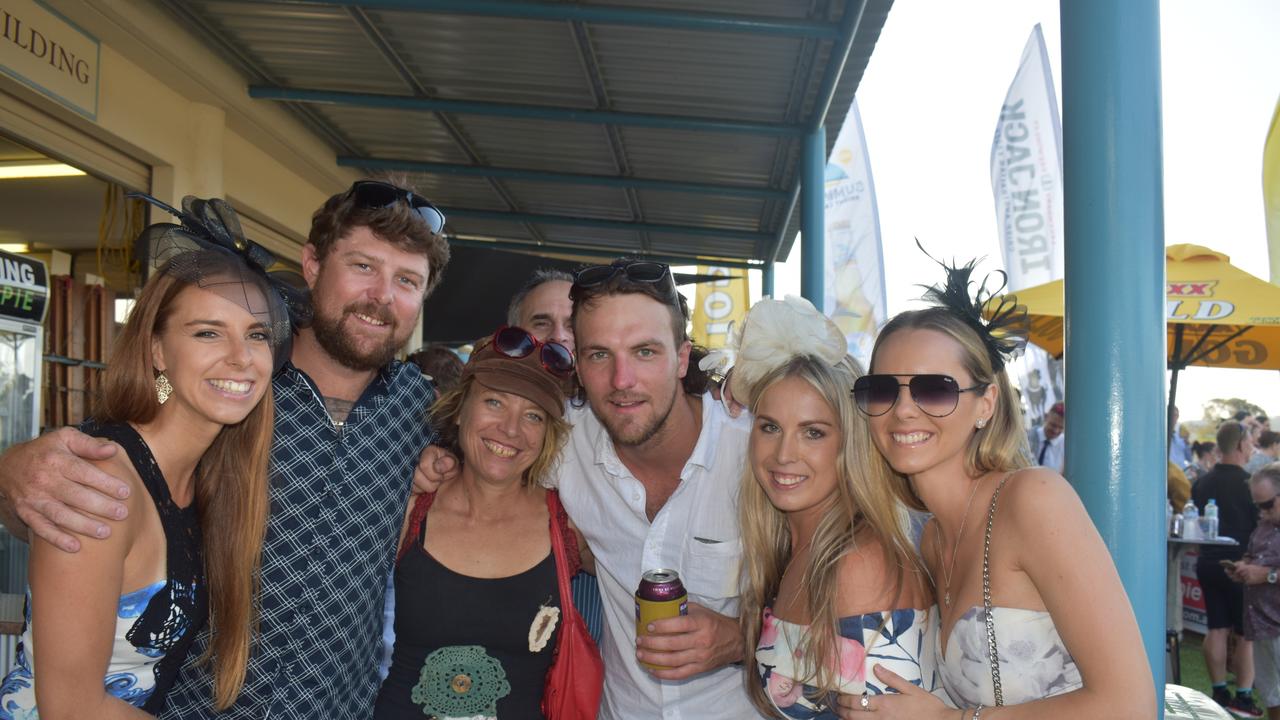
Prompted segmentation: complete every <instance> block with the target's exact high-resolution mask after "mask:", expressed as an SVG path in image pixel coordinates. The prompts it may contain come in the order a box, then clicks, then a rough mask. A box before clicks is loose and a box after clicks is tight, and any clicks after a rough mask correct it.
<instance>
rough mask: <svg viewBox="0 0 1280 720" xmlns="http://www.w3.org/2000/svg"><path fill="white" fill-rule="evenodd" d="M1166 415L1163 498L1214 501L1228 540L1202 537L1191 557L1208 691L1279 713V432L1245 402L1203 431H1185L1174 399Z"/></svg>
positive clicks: (1242, 708)
mask: <svg viewBox="0 0 1280 720" xmlns="http://www.w3.org/2000/svg"><path fill="white" fill-rule="evenodd" d="M1171 418H1172V419H1173V420H1174V422H1175V425H1174V427H1173V432H1172V438H1171V442H1170V445H1169V485H1168V493H1169V495H1168V497H1169V502H1170V506H1171V508H1172V509H1173V510H1174V512H1181V511H1182V508H1183V507H1192V506H1194V507H1195V509H1196V512H1197V513H1204V512H1205V511H1206V509H1207V508H1210V506H1212V507H1213V508H1216V511H1215V512H1216V517H1217V518H1218V521H1217V536H1218V537H1220V538H1230V539H1231V541H1233V542H1234V543H1235V544H1204V545H1202V546H1201V547H1199V548H1198V557H1197V559H1196V576H1197V579H1198V581H1199V583H1200V589H1201V592H1202V594H1203V598H1204V605H1205V614H1206V623H1205V625H1206V628H1207V633H1206V635H1205V638H1204V643H1203V652H1204V658H1205V665H1206V668H1207V670H1208V673H1209V681H1210V683H1211V686H1212V694H1213V699H1214V700H1215V701H1216V702H1217V703H1218V704H1220V705H1221V706H1223V707H1224V708H1226V709H1227V710H1228V711H1229V712H1230V713H1231V714H1233V715H1235V716H1236V717H1242V718H1260V717H1264V716H1266V717H1269V718H1272V719H1273V720H1280V585H1278V584H1277V581H1278V580H1280V576H1278V575H1277V570H1280V513H1277V512H1275V511H1274V506H1275V505H1276V500H1275V498H1276V491H1277V489H1280V485H1277V484H1276V483H1277V482H1280V464H1276V461H1277V459H1280V434H1277V433H1275V432H1273V431H1272V430H1271V429H1270V419H1269V417H1268V416H1267V415H1266V414H1261V413H1259V414H1251V413H1250V412H1248V411H1247V410H1239V411H1237V412H1236V413H1235V414H1234V415H1233V416H1232V417H1231V418H1230V419H1227V420H1225V421H1222V422H1220V423H1219V424H1218V425H1217V428H1216V430H1215V434H1214V436H1213V439H1212V440H1207V439H1204V440H1201V439H1192V438H1191V432H1190V429H1189V427H1188V426H1187V425H1185V424H1183V425H1177V424H1176V423H1177V420H1178V414H1177V409H1176V408H1174V410H1173V413H1172V415H1171ZM1189 440H1190V442H1188V441H1189ZM1210 539H1211V540H1216V539H1217V538H1210ZM1230 674H1234V684H1235V691H1234V692H1232V691H1231V690H1230V687H1229V685H1228V679H1229V678H1228V676H1229V675H1230Z"/></svg>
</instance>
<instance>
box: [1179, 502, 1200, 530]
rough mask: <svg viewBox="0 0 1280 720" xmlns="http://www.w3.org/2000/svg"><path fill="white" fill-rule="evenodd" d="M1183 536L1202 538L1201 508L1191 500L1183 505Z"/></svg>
mask: <svg viewBox="0 0 1280 720" xmlns="http://www.w3.org/2000/svg"><path fill="white" fill-rule="evenodd" d="M1182 537H1183V538H1185V539H1187V540H1199V539H1200V509H1199V508H1197V507H1196V504H1195V503H1194V502H1193V501H1191V500H1188V501H1187V504H1186V505H1183V506H1182Z"/></svg>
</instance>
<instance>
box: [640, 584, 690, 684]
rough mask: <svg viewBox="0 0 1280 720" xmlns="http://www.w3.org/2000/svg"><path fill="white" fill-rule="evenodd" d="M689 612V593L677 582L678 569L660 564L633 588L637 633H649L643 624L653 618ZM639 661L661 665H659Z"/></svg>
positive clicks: (646, 625)
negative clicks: (634, 592) (638, 585)
mask: <svg viewBox="0 0 1280 720" xmlns="http://www.w3.org/2000/svg"><path fill="white" fill-rule="evenodd" d="M688 614H689V594H688V593H687V592H685V589H684V583H682V582H680V573H678V572H676V571H675V570H669V569H667V568H659V569H657V570H649V571H647V572H646V573H645V574H644V575H641V576H640V587H638V588H636V637H640V636H641V635H648V634H649V633H648V631H647V630H646V629H645V628H646V627H648V625H649V623H651V622H653V621H654V620H661V619H663V618H669V617H676V616H678V615H688ZM642 664H643V665H645V666H646V667H650V668H654V669H661V666H659V665H650V664H649V663H642Z"/></svg>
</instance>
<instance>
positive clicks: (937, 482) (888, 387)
mask: <svg viewBox="0 0 1280 720" xmlns="http://www.w3.org/2000/svg"><path fill="white" fill-rule="evenodd" d="M973 266H974V263H972V262H971V263H969V264H967V265H965V266H962V267H949V266H947V265H945V264H944V265H943V267H944V269H945V270H946V273H947V279H946V282H945V284H944V285H943V286H942V287H935V288H931V289H929V291H928V292H927V294H926V299H927V300H930V301H932V302H933V304H934V307H930V308H927V309H924V310H914V311H909V312H904V313H901V314H899V315H897V316H896V317H894V318H893V319H892V320H890V321H889V323H888V324H887V325H885V327H884V328H883V329H882V330H881V331H880V335H879V337H878V338H877V340H876V344H875V348H874V349H873V351H872V356H871V372H870V373H869V374H868V375H865V376H863V377H861V378H859V379H858V380H857V381H856V383H855V385H854V399H855V401H856V403H857V405H858V407H859V409H860V410H861V411H862V412H863V413H865V414H866V415H867V416H868V420H869V422H870V425H871V433H872V438H873V441H874V442H875V445H876V447H877V448H878V449H879V450H880V452H881V454H883V455H884V457H885V458H886V459H887V460H888V461H889V464H890V465H891V466H892V467H893V469H894V470H895V471H897V472H898V473H901V474H902V475H905V476H906V477H907V478H908V480H909V481H910V485H911V489H912V491H913V492H914V494H915V495H916V496H917V497H918V498H919V499H920V501H921V502H922V503H923V504H924V506H925V507H926V509H927V510H928V511H929V512H931V513H932V514H933V518H932V519H931V520H930V521H929V523H928V524H927V525H926V527H925V529H924V535H923V537H922V539H921V551H922V555H923V557H924V561H925V564H926V566H927V567H928V569H929V572H930V574H931V575H932V577H933V582H934V587H935V594H936V599H937V603H938V605H937V607H938V610H939V616H940V619H941V623H942V626H941V629H940V632H939V633H938V644H939V647H938V668H939V673H940V675H941V678H942V682H943V685H944V687H945V689H946V691H947V693H948V695H949V696H950V697H951V699H952V701H953V703H954V706H953V707H947V706H946V705H944V704H943V702H942V701H940V700H939V699H937V698H936V697H935V696H933V695H931V694H929V693H926V692H924V691H923V690H920V689H919V688H917V687H915V686H913V685H912V684H910V683H908V682H906V681H904V680H903V679H902V678H900V677H898V676H896V675H894V674H893V673H892V672H890V671H888V670H887V669H886V668H882V667H877V668H875V670H874V672H875V673H876V675H877V677H879V678H880V680H881V681H883V682H885V683H886V684H888V685H889V686H890V687H892V688H894V689H896V690H898V692H899V693H901V694H900V695H877V696H872V697H867V696H856V695H853V696H850V695H846V696H842V698H841V700H840V704H841V708H842V716H843V717H846V718H854V717H859V714H860V713H861V712H864V711H874V712H877V713H879V714H878V715H877V716H876V717H879V718H909V719H910V720H933V719H934V718H936V719H937V720H944V719H945V720H958V718H963V720H991V719H993V718H994V719H997V720H1017V719H1019V718H1034V719H1035V720H1053V719H1056V718H1078V717H1088V718H1124V719H1125V720H1129V719H1131V718H1147V717H1154V716H1155V708H1156V706H1155V693H1154V686H1153V682H1152V678H1151V672H1150V669H1149V666H1148V664H1147V658H1146V654H1145V652H1144V650H1143V643H1142V638H1141V636H1140V635H1139V632H1138V623H1137V620H1136V619H1135V617H1134V613H1133V609H1132V607H1131V606H1130V604H1129V600H1128V596H1127V595H1126V594H1125V590H1124V586H1123V585H1122V584H1121V582H1120V577H1119V574H1118V573H1117V572H1116V569H1115V564H1114V563H1113V562H1112V559H1111V556H1110V554H1109V553H1108V552H1107V548H1106V546H1105V545H1104V544H1103V542H1102V538H1101V537H1100V536H1099V534H1098V532H1097V530H1096V529H1095V528H1094V525H1093V522H1092V521H1091V520H1090V519H1089V516H1088V514H1087V513H1086V512H1085V509H1084V506H1083V504H1082V503H1081V502H1080V499H1079V497H1077V495H1076V493H1075V491H1074V490H1073V489H1072V488H1071V486H1070V485H1069V484H1068V483H1067V481H1066V480H1065V479H1064V478H1063V477H1062V476H1061V475H1059V474H1058V473H1056V472H1054V471H1053V470H1050V469H1047V468H1043V467H1027V465H1028V463H1027V457H1026V452H1025V447H1024V445H1025V439H1024V438H1025V435H1024V433H1023V430H1022V419H1021V415H1020V411H1019V408H1018V402H1017V398H1016V397H1015V396H1014V393H1013V391H1012V388H1011V386H1010V384H1009V378H1008V375H1007V374H1006V371H1005V363H1006V362H1007V361H1008V360H1009V359H1011V358H1012V357H1014V356H1015V355H1016V353H1018V352H1019V351H1020V350H1021V349H1022V347H1023V346H1024V345H1025V343H1026V329H1027V317H1026V310H1025V308H1021V307H1018V306H1017V304H1016V301H1014V300H1012V299H1011V298H1008V297H1006V298H1003V299H993V297H992V296H993V295H994V293H989V292H988V291H987V287H986V283H985V281H984V283H983V284H982V285H981V286H979V287H978V290H977V293H976V298H974V297H973V296H972V295H971V292H972V289H973V286H974V284H975V283H973V282H972V281H971V275H972V272H973ZM988 318H989V319H988ZM957 708H959V710H957Z"/></svg>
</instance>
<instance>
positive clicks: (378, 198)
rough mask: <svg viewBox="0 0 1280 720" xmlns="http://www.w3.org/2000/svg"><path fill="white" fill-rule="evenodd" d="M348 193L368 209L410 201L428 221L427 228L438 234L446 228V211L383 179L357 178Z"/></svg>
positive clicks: (414, 208) (419, 214)
mask: <svg viewBox="0 0 1280 720" xmlns="http://www.w3.org/2000/svg"><path fill="white" fill-rule="evenodd" d="M347 195H350V196H351V199H352V200H354V201H355V204H356V206H357V207H361V208H365V209H368V210H377V209H380V208H384V207H390V206H392V205H394V204H396V203H397V202H400V201H401V200H403V201H404V202H406V203H409V207H411V208H413V210H414V211H415V212H417V213H418V216H419V217H421V218H422V219H423V220H424V221H425V222H426V223H427V228H428V229H430V230H431V232H432V233H434V234H436V235H438V234H440V231H441V230H444V213H443V212H441V211H440V208H438V207H436V206H435V205H432V204H431V202H430V201H429V200H427V199H426V198H424V197H421V196H419V195H415V194H413V193H412V192H410V191H408V190H405V189H404V188H402V187H396V186H395V185H392V184H391V183H385V182H382V181H381V180H357V181H356V182H355V183H353V184H352V185H351V189H350V190H348V191H347Z"/></svg>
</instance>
